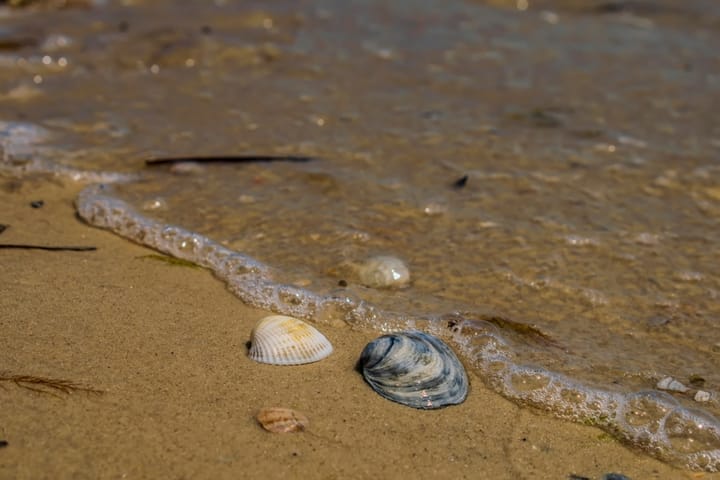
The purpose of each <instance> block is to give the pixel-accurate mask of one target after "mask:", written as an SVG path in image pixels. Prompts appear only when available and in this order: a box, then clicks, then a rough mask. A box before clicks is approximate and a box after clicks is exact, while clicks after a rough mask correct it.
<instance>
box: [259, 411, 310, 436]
mask: <svg viewBox="0 0 720 480" xmlns="http://www.w3.org/2000/svg"><path fill="white" fill-rule="evenodd" d="M255 418H257V421H258V423H259V424H260V426H262V427H263V428H264V429H265V430H267V431H268V432H273V433H291V432H302V431H304V430H305V429H306V428H307V426H308V425H309V424H310V421H309V420H308V418H307V417H306V416H305V415H303V414H302V413H300V412H298V411H296V410H291V409H289V408H283V407H271V408H263V409H261V410H260V411H259V412H258V414H257V417H255Z"/></svg>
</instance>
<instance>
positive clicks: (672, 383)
mask: <svg viewBox="0 0 720 480" xmlns="http://www.w3.org/2000/svg"><path fill="white" fill-rule="evenodd" d="M656 387H657V388H658V389H660V390H668V391H670V392H681V393H685V392H687V391H688V390H689V388H688V387H686V386H685V385H683V384H682V383H680V382H678V381H677V380H675V379H674V378H672V377H665V378H663V379H662V380H660V381H659V382H657V385H656Z"/></svg>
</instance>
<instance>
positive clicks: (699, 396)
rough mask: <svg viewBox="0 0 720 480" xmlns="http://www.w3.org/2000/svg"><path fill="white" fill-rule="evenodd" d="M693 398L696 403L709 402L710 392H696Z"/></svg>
mask: <svg viewBox="0 0 720 480" xmlns="http://www.w3.org/2000/svg"><path fill="white" fill-rule="evenodd" d="M693 398H694V399H695V401H696V402H709V401H710V392H706V391H705V390H698V391H697V392H695V396H694V397H693Z"/></svg>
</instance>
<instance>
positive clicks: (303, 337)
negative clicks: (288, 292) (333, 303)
mask: <svg viewBox="0 0 720 480" xmlns="http://www.w3.org/2000/svg"><path fill="white" fill-rule="evenodd" d="M332 351H333V347H332V345H331V344H330V341H329V340H328V339H327V338H325V335H323V334H322V333H320V332H319V331H318V330H317V329H316V328H315V327H313V326H312V325H309V324H307V323H305V322H303V321H302V320H298V319H297V318H293V317H286V316H284V315H271V316H269V317H265V318H263V319H262V320H260V321H259V322H258V324H257V325H255V328H254V329H253V331H252V333H251V334H250V350H249V352H248V356H249V357H250V358H251V359H253V360H255V361H256V362H260V363H269V364H272V365H302V364H304V363H313V362H317V361H319V360H322V359H323V358H325V357H327V356H328V355H330V354H331V353H332Z"/></svg>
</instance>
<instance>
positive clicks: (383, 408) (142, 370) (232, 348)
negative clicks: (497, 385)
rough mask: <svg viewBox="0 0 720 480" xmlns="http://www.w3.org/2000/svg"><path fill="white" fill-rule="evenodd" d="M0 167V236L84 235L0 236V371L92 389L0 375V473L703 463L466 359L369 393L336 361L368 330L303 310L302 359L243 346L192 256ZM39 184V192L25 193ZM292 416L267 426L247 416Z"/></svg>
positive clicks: (407, 470)
mask: <svg viewBox="0 0 720 480" xmlns="http://www.w3.org/2000/svg"><path fill="white" fill-rule="evenodd" d="M49 180H50V179H48V178H38V179H35V180H26V181H23V182H19V181H16V180H11V179H9V178H2V177H0V224H9V225H10V227H9V228H8V229H7V230H6V231H5V232H4V233H2V234H0V243H6V244H7V243H32V244H45V245H78V244H80V245H94V246H96V247H98V250H97V251H95V252H47V251H35V250H5V249H0V265H1V267H2V274H1V275H0V312H2V313H1V316H0V325H1V326H2V337H1V339H0V371H3V373H4V374H5V375H35V376H43V377H50V378H61V379H67V380H72V381H74V382H78V383H80V384H82V385H85V386H89V387H93V388H96V389H99V390H102V391H103V392H104V393H103V394H102V395H94V394H87V393H83V392H74V393H72V394H62V393H59V394H57V395H56V396H53V395H49V394H46V393H45V394H43V393H37V392H33V391H30V390H28V389H25V388H20V387H18V386H16V385H15V384H13V383H11V382H0V385H2V388H0V401H1V405H2V410H1V411H0V440H5V441H7V445H6V446H5V447H2V448H0V478H2V479H10V478H17V479H42V478H52V479H62V478H93V479H95V478H163V479H164V478H170V479H180V478H183V479H184V478H187V479H196V478H199V479H202V478H213V479H215V478H308V479H320V478H322V479H330V478H493V479H522V478H532V479H540V478H555V479H566V478H568V476H569V475H570V474H577V475H582V476H586V477H589V478H592V479H596V478H600V477H601V476H602V475H603V474H604V473H607V472H622V473H624V474H625V475H627V476H629V477H630V478H632V479H634V480H638V479H651V478H663V479H675V478H703V479H717V478H720V475H714V474H704V473H693V472H687V471H683V470H678V469H675V468H672V467H669V466H667V465H665V464H663V463H661V462H659V461H657V460H654V459H652V458H651V457H649V456H647V455H645V454H643V453H639V452H635V451H632V450H631V449H628V448H626V447H625V446H623V445H622V444H620V443H619V442H617V441H615V440H614V439H612V438H611V437H609V436H608V435H607V434H605V433H604V432H602V431H601V430H598V429H595V428H592V427H587V426H582V425H576V424H572V423H568V422H565V421H560V420H556V419H553V418H550V417H548V416H547V415H543V414H537V413H535V412H533V411H531V410H529V409H527V408H521V407H518V406H516V405H515V404H513V403H511V402H509V401H507V400H505V399H504V398H502V397H500V396H499V395H497V394H495V393H493V392H492V391H490V390H488V389H486V388H485V386H484V385H483V383H482V381H481V379H480V378H478V377H477V376H474V375H471V384H472V386H471V393H470V395H469V397H468V399H467V401H466V402H465V403H464V404H462V405H460V406H457V407H450V408H446V409H442V410H437V411H419V410H414V409H411V408H408V407H404V406H401V405H397V404H394V403H392V402H389V401H387V400H385V399H383V398H381V397H380V396H378V395H377V394H375V393H374V392H373V391H372V390H371V389H370V388H369V387H368V386H367V385H365V384H364V382H363V380H362V378H361V377H360V375H359V374H358V373H356V372H355V371H354V368H353V367H354V364H355V361H356V360H357V357H358V355H359V353H360V351H361V350H362V348H363V346H364V345H365V343H366V342H368V341H369V340H371V339H372V338H374V337H375V336H377V334H376V333H374V332H368V331H358V330H353V329H351V328H349V327H347V328H342V327H340V328H339V327H330V326H321V329H322V330H323V332H324V333H325V334H326V335H327V337H328V338H329V339H330V340H331V341H332V342H333V344H334V345H335V347H336V351H335V353H334V354H333V355H332V356H330V357H329V358H328V359H326V360H324V361H322V362H320V363H317V364H312V365H307V366H297V367H275V366H267V365H260V364H257V363H254V362H252V361H251V360H249V359H248V358H247V356H246V353H247V349H246V342H247V340H248V335H249V332H250V330H251V328H252V326H253V325H254V323H255V322H256V321H257V320H258V319H259V318H261V317H263V316H265V315H267V314H268V312H265V311H260V310H257V309H253V308H249V307H247V306H245V305H244V304H243V303H242V302H241V301H240V300H238V299H237V298H236V297H234V296H233V295H232V294H230V293H229V292H228V291H227V290H226V289H225V287H224V285H223V284H222V283H221V282H220V281H218V280H217V279H215V278H214V277H213V276H212V275H211V273H210V272H208V271H206V270H203V269H199V268H189V267H182V266H177V265H171V264H168V263H166V262H162V261H157V260H153V259H150V258H147V257H145V256H147V255H149V254H152V253H154V252H152V251H150V250H148V249H146V248H143V247H140V246H137V245H133V244H131V243H129V242H127V241H125V240H123V239H121V238H119V237H117V236H115V235H113V234H111V233H109V232H106V231H102V230H99V229H95V228H93V227H90V226H88V225H86V224H84V223H83V222H82V221H81V220H79V219H78V218H77V217H76V216H75V213H74V208H73V200H74V198H75V196H76V194H77V192H78V191H79V188H80V186H78V185H75V184H71V183H68V184H62V183H60V182H57V181H49ZM40 199H42V200H44V206H43V207H42V208H38V209H33V208H31V207H30V202H31V201H33V200H40ZM267 406H286V407H292V408H295V409H298V410H300V411H302V412H304V413H305V414H306V415H307V416H308V417H309V418H310V422H311V424H310V427H309V430H308V431H306V432H302V433H292V434H272V433H268V432H265V431H264V430H262V429H261V428H260V427H259V426H258V425H257V423H256V422H255V419H254V415H255V413H256V412H257V411H258V409H260V408H261V407H267Z"/></svg>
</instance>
